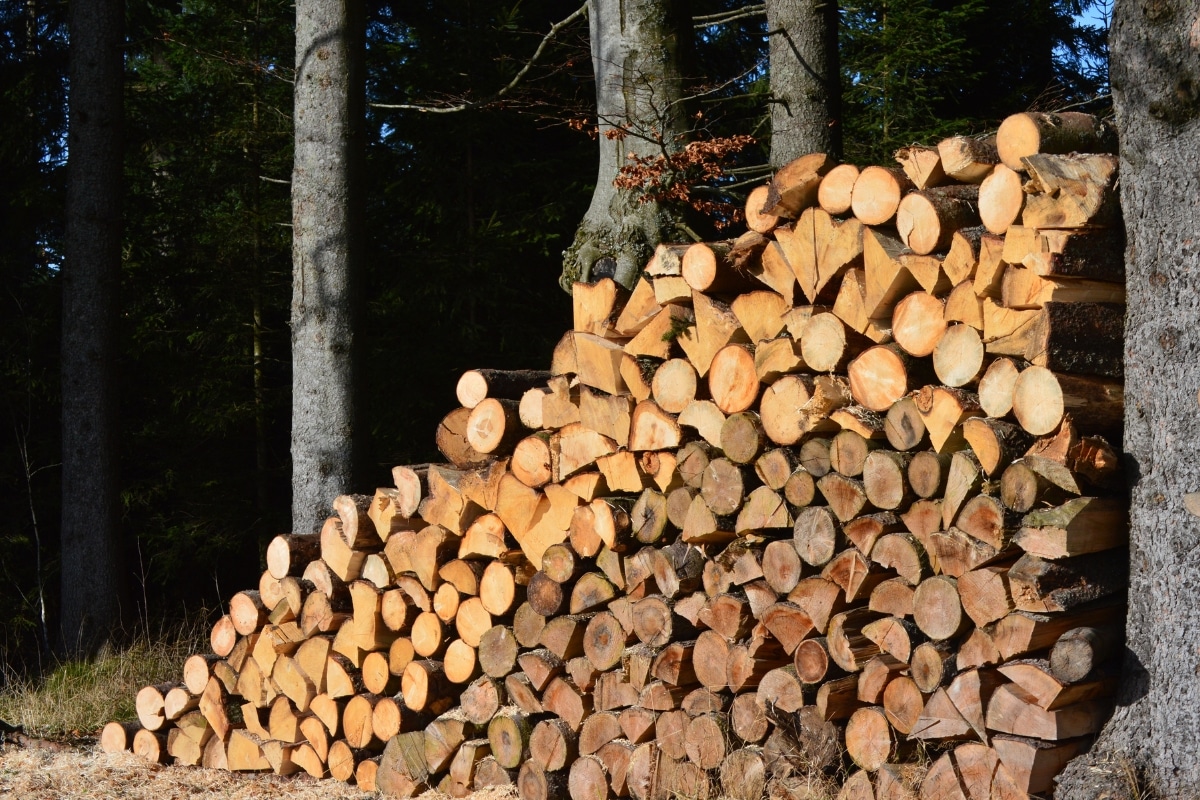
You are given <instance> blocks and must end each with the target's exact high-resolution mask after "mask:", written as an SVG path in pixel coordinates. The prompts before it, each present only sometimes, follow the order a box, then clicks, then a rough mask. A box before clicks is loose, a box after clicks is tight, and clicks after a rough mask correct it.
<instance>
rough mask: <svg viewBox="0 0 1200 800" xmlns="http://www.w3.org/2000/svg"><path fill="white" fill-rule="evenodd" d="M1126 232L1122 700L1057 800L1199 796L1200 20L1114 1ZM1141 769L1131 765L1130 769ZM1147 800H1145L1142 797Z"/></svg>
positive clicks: (1183, 1)
mask: <svg viewBox="0 0 1200 800" xmlns="http://www.w3.org/2000/svg"><path fill="white" fill-rule="evenodd" d="M1111 46H1112V81H1113V99H1114V101H1115V105H1116V111H1117V123H1118V130H1119V132H1120V137H1121V202H1122V204H1123V208H1124V215H1125V227H1126V231H1127V236H1128V249H1127V251H1126V265H1127V274H1128V291H1129V301H1128V302H1129V310H1128V313H1127V316H1126V323H1125V324H1126V328H1125V449H1126V451H1128V453H1129V459H1130V460H1129V465H1130V466H1131V467H1132V470H1131V472H1132V477H1133V479H1134V480H1135V483H1134V484H1133V496H1132V510H1131V523H1132V532H1131V541H1130V544H1131V547H1130V553H1129V557H1130V580H1129V617H1128V630H1127V636H1128V642H1127V649H1126V653H1125V662H1124V669H1125V673H1124V678H1123V681H1122V685H1121V696H1120V697H1119V698H1118V708H1117V712H1116V714H1115V715H1114V717H1113V719H1112V720H1111V721H1110V722H1109V724H1108V726H1107V727H1106V728H1105V730H1104V732H1103V733H1102V735H1101V737H1100V740H1099V742H1098V743H1097V745H1096V746H1095V748H1094V749H1093V751H1092V753H1091V754H1090V755H1089V756H1087V757H1084V758H1080V759H1077V760H1076V761H1075V762H1074V763H1072V764H1071V765H1070V766H1069V767H1068V769H1067V771H1066V773H1065V774H1064V775H1063V776H1062V778H1061V780H1060V789H1059V791H1058V792H1057V793H1056V795H1055V796H1056V797H1057V798H1059V800H1063V798H1071V799H1072V800H1084V798H1087V800H1095V799H1096V798H1101V797H1110V798H1118V797H1130V796H1132V792H1131V791H1130V787H1129V779H1128V775H1129V774H1133V773H1139V774H1141V775H1142V776H1143V778H1144V779H1145V781H1146V783H1147V784H1148V785H1149V786H1150V787H1152V788H1153V789H1154V790H1155V796H1157V797H1163V798H1168V797H1179V798H1183V797H1200V758H1197V755H1196V736H1197V733H1196V732H1197V731H1198V730H1200V677H1197V676H1200V561H1198V560H1197V552H1198V551H1197V547H1198V546H1200V520H1197V519H1196V518H1195V517H1193V516H1192V515H1190V514H1189V513H1188V512H1187V511H1186V510H1185V509H1184V504H1183V498H1184V495H1186V494H1188V493H1191V492H1196V491H1198V490H1200V460H1197V458H1196V442H1197V441H1200V408H1198V407H1197V389H1200V362H1198V361H1197V353H1200V326H1197V324H1196V321H1197V314H1198V313H1200V311H1198V310H1200V247H1198V245H1197V238H1196V225H1197V220H1200V172H1198V171H1197V164H1200V88H1198V87H1200V60H1198V59H1197V50H1198V48H1200V22H1198V21H1197V17H1196V4H1195V0H1157V2H1154V3H1141V2H1131V1H1130V0H1118V2H1117V4H1116V9H1115V13H1114V19H1113V27H1112V32H1111ZM1129 767H1133V769H1130V768H1129ZM1138 796H1145V795H1138Z"/></svg>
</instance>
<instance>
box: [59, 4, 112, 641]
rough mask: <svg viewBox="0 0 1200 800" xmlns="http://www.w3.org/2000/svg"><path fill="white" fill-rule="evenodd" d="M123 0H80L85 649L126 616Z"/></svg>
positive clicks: (74, 104)
mask: <svg viewBox="0 0 1200 800" xmlns="http://www.w3.org/2000/svg"><path fill="white" fill-rule="evenodd" d="M123 23H124V4H123V3H122V2H121V1H120V0H93V2H87V3H72V4H71V7H70V12H69V17H68V23H67V25H68V31H69V36H70V61H71V63H70V82H71V84H70V85H71V91H70V105H69V123H68V131H69V133H68V151H69V157H68V158H69V167H68V169H69V174H68V186H67V207H66V221H67V223H66V243H65V256H66V258H65V262H64V264H63V271H62V292H63V336H62V490H63V503H62V529H61V540H62V554H61V563H62V620H61V627H62V643H63V646H64V648H65V649H66V650H67V651H68V652H72V653H84V652H88V651H90V650H92V649H93V648H94V647H96V646H97V645H98V644H100V643H101V642H102V641H104V640H105V639H106V638H107V637H108V636H109V634H110V632H111V631H112V629H113V628H114V627H115V625H116V623H117V622H118V620H119V618H120V612H121V603H120V583H121V580H120V575H121V571H120V568H119V562H120V558H119V546H118V540H117V531H118V528H117V526H118V520H119V508H118V503H119V499H120V498H119V494H118V482H117V463H118V442H117V438H118V437H117V385H116V360H117V346H116V341H115V338H116V337H115V335H114V333H115V328H116V322H117V297H118V289H119V286H120V277H121V155H122V154H121V121H122V102H121V94H122V78H123V74H122V73H123V61H122V56H123V52H122V44H123V33H122V32H123Z"/></svg>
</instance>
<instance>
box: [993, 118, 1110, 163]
mask: <svg viewBox="0 0 1200 800" xmlns="http://www.w3.org/2000/svg"><path fill="white" fill-rule="evenodd" d="M1115 149H1116V133H1115V131H1113V129H1112V128H1111V127H1110V126H1109V125H1108V124H1107V123H1105V122H1104V121H1103V120H1101V119H1099V118H1098V117H1094V116H1092V115H1091V114H1083V113H1079V112H1074V111H1064V112H1062V113H1058V114H1046V113H1038V112H1025V113H1022V114H1013V115H1012V116H1009V117H1005V119H1004V121H1003V122H1002V123H1000V130H999V131H998V132H997V133H996V150H997V151H998V153H999V155H1000V160H1001V161H1002V162H1004V165H1005V166H1007V167H1008V168H1009V169H1013V170H1016V171H1018V172H1024V171H1025V169H1026V165H1025V163H1024V161H1023V159H1024V158H1026V157H1027V156H1032V155H1035V154H1037V153H1071V152H1081V153H1110V152H1114V151H1115Z"/></svg>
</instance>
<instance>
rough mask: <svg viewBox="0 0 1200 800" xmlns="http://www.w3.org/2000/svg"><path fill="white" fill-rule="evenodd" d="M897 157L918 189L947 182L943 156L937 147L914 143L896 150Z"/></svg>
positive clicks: (921, 189) (905, 172)
mask: <svg viewBox="0 0 1200 800" xmlns="http://www.w3.org/2000/svg"><path fill="white" fill-rule="evenodd" d="M895 159H896V162H897V163H898V164H900V167H901V169H903V170H904V174H905V175H907V176H908V179H909V180H910V181H912V183H913V186H914V187H916V189H917V190H918V191H924V190H925V189H928V188H929V187H931V186H937V185H939V184H942V183H945V181H946V173H945V171H944V170H943V169H942V158H941V156H940V155H939V154H938V150H937V148H936V147H922V146H920V145H912V146H910V147H902V148H900V149H899V150H897V151H896V154H895Z"/></svg>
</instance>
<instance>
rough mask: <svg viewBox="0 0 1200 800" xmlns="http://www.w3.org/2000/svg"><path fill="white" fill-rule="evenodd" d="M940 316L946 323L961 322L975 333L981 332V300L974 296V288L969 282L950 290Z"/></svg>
mask: <svg viewBox="0 0 1200 800" xmlns="http://www.w3.org/2000/svg"><path fill="white" fill-rule="evenodd" d="M942 316H943V317H944V318H945V320H946V322H947V323H950V322H961V323H963V324H965V325H970V326H971V327H972V328H974V329H975V330H977V331H982V330H983V300H982V299H980V297H979V295H977V294H975V287H974V285H973V284H972V283H971V281H970V280H967V281H964V282H962V283H960V284H958V285H957V286H955V287H954V288H953V289H951V290H950V294H948V295H947V296H946V310H945V312H944V313H943V315H942Z"/></svg>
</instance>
